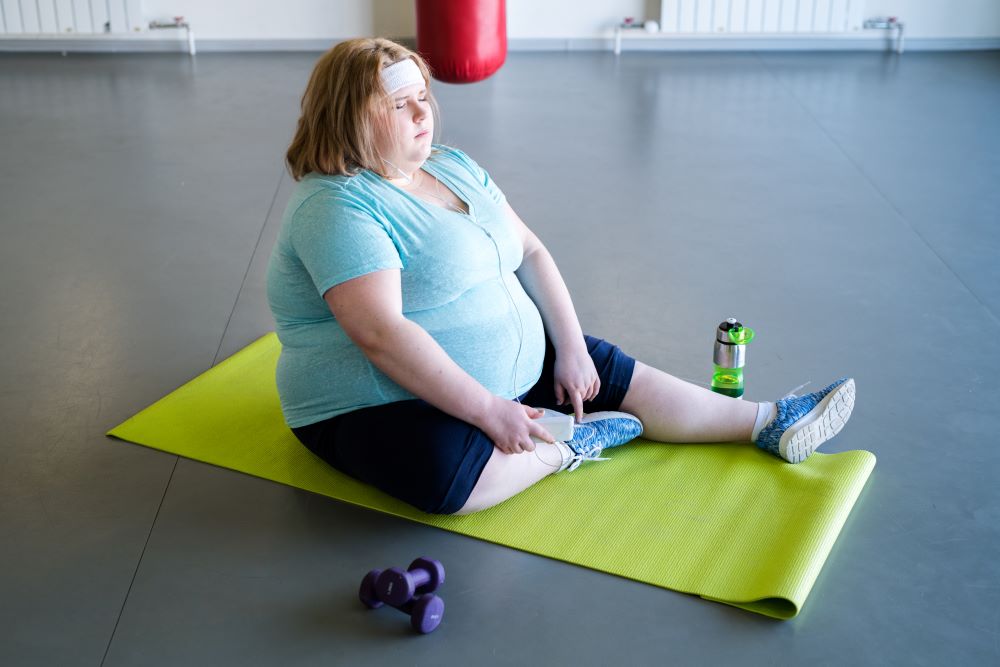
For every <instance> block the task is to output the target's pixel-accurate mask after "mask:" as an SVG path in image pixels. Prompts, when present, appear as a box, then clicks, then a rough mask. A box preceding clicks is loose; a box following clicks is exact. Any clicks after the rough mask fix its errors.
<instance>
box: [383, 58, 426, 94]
mask: <svg viewBox="0 0 1000 667" xmlns="http://www.w3.org/2000/svg"><path fill="white" fill-rule="evenodd" d="M381 74H382V87H383V88H385V94H386V95H392V94H393V93H394V92H396V91H397V90H399V89H400V88H406V87H407V86H412V85H413V84H415V83H419V84H421V85H423V84H425V83H426V81H424V75H423V74H421V73H420V68H419V67H417V63H415V62H413V58H407V59H406V60H400V61H399V62H398V63H393V64H391V65H389V66H388V67H383V68H382V72H381Z"/></svg>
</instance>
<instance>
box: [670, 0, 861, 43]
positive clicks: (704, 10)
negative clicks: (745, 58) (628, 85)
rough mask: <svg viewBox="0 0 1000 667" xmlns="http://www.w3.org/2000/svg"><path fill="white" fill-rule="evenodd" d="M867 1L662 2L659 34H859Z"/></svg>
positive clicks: (696, 0) (693, 0)
mask: <svg viewBox="0 0 1000 667" xmlns="http://www.w3.org/2000/svg"><path fill="white" fill-rule="evenodd" d="M863 12H864V0H660V31H661V32H665V33H686V34H701V35H709V34H712V35H724V34H732V33H736V34H743V35H746V34H747V33H769V34H779V33H783V34H809V33H813V34H815V33H824V34H848V33H853V32H860V30H861V25H862V15H863Z"/></svg>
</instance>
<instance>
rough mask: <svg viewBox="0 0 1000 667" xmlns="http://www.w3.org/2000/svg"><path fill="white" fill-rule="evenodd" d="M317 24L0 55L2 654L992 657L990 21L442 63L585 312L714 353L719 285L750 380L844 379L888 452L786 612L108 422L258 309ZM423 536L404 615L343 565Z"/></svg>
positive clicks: (474, 142)
mask: <svg viewBox="0 0 1000 667" xmlns="http://www.w3.org/2000/svg"><path fill="white" fill-rule="evenodd" d="M315 58H316V54H255V55H239V54H229V55H221V54H220V55H212V54H206V55H199V56H198V57H197V59H196V60H192V59H190V58H188V57H186V56H180V55H127V56H126V55H116V56H111V55H108V56H103V55H70V56H69V57H59V56H48V55H4V56H0V134H2V137H3V139H2V142H0V145H2V149H0V224H2V227H0V239H2V243H0V260H2V261H0V282H2V284H3V288H2V290H0V312H2V313H3V314H4V315H3V318H2V319H0V333H2V337H3V340H4V341H5V343H6V345H5V348H4V351H3V353H2V354H0V418H2V422H0V424H2V437H0V664H3V665H99V664H104V665H109V666H110V665H221V664H240V665H300V664H303V665H304V664H317V665H319V664H323V665H331V664H345V665H347V664H420V665H432V664H433V665H442V664H456V665H466V664H476V665H479V666H486V665H507V664H576V665H598V664H615V665H656V664H671V665H719V664H730V663H735V662H739V663H741V664H746V665H765V664H766V665H775V664H778V665H800V664H810V665H834V664H837V665H839V664H845V665H861V664H864V665H882V664H901V663H905V664H909V665H940V664H954V665H983V664H997V662H998V661H1000V565H998V563H1000V558H998V556H1000V553H998V551H1000V548H998V547H1000V532H998V525H1000V499H998V493H997V488H998V485H997V478H998V470H1000V465H998V463H1000V453H998V452H1000V448H998V447H997V446H996V433H997V432H998V431H1000V409H998V401H997V398H996V394H995V391H994V390H995V388H996V378H997V377H998V375H1000V357H998V355H997V354H996V353H995V351H994V348H995V347H996V346H995V343H994V340H995V338H996V331H997V326H998V324H1000V320H998V313H1000V262H998V261H997V260H998V259H1000V228H998V224H997V223H998V222H1000V187H998V183H1000V123H998V118H1000V116H998V109H1000V53H997V52H992V53H989V52H983V53H940V54H931V53H907V54H906V55H904V56H902V57H897V56H894V55H883V54H877V53H856V54H794V53H783V54H752V53H746V54H655V53H627V54H625V55H624V56H623V57H621V58H620V59H618V60H616V59H614V58H613V57H612V56H611V55H609V54H604V53H572V54H564V53H545V54H529V53H514V54H511V56H510V58H509V60H508V62H507V64H506V65H505V66H504V68H503V69H502V70H501V71H500V72H499V73H498V74H497V75H496V76H494V77H493V78H491V79H490V80H488V81H486V82H483V83H478V84H474V85H468V86H449V85H438V86H437V88H436V92H437V95H438V98H439V101H440V103H441V107H442V109H443V113H444V123H443V130H444V131H443V136H442V139H443V140H444V142H446V143H451V144H454V145H457V146H460V147H462V148H464V149H465V150H467V151H468V152H469V153H470V154H471V155H472V156H473V157H475V158H476V159H477V160H478V161H479V162H480V163H481V164H483V165H484V166H485V167H486V168H487V169H488V170H489V171H490V172H491V174H492V175H493V177H494V178H495V180H496V181H497V182H498V183H499V184H500V186H501V187H502V188H503V189H504V190H505V192H506V193H507V196H508V198H509V200H510V201H511V203H512V204H513V206H514V207H515V209H517V210H518V212H519V213H520V214H521V217H522V218H524V219H525V220H526V221H527V222H528V224H529V225H530V226H532V227H533V228H534V229H535V231H536V232H537V233H538V234H539V236H541V238H542V239H543V240H544V241H546V243H547V244H548V246H549V248H550V249H551V251H552V253H553V254H554V255H555V257H556V259H557V261H559V262H560V265H561V267H562V270H563V274H564V276H565V278H566V280H567V282H568V284H569V285H570V288H571V290H572V292H573V294H574V296H575V300H576V304H577V307H578V311H579V315H580V318H581V321H582V322H583V325H584V328H585V330H587V331H589V332H591V333H594V334H596V335H600V336H604V337H607V338H609V339H611V340H614V341H616V342H618V343H619V344H621V345H622V346H623V347H624V348H625V349H626V351H628V352H630V353H632V354H633V355H635V356H637V357H639V358H640V359H643V360H645V361H647V362H649V363H652V364H654V365H657V366H660V367H662V368H664V369H666V370H669V371H671V372H673V373H674V374H676V375H678V376H680V377H684V378H690V379H694V380H697V381H705V380H707V378H708V375H709V371H710V366H709V364H710V358H711V346H712V335H713V333H712V332H713V329H714V327H715V325H716V324H717V323H718V322H719V321H720V320H721V319H723V318H725V317H727V316H731V315H733V316H737V317H739V318H741V319H743V320H744V321H745V322H746V323H748V324H749V325H750V326H753V327H755V328H756V329H757V330H758V332H759V340H758V341H756V342H754V344H753V346H752V348H751V352H750V363H749V367H748V371H747V376H748V383H749V388H748V398H750V399H772V398H775V397H777V396H779V395H780V394H781V393H783V392H784V391H785V390H788V389H790V388H792V387H794V386H796V385H798V384H800V383H802V382H805V381H807V380H811V381H812V385H811V387H810V388H816V387H817V386H821V385H822V384H824V383H826V382H827V381H829V380H831V379H833V378H836V377H839V376H841V375H848V374H849V375H853V376H854V377H855V378H856V380H857V384H858V397H859V398H858V401H859V402H858V405H857V408H856V410H855V413H854V417H853V419H852V421H851V423H850V424H849V425H848V427H847V428H846V429H845V430H844V432H843V433H842V434H841V435H840V436H839V437H838V438H837V439H836V440H834V441H833V442H831V443H829V445H828V446H826V447H825V451H828V452H838V451H844V450H851V449H867V450H870V451H872V452H874V453H875V454H876V456H877V457H878V465H877V467H876V469H875V471H874V473H873V474H872V477H871V479H870V480H869V482H868V485H867V487H866V488H865V490H864V492H863V493H862V495H861V497H860V499H859V500H858V504H857V506H856V507H855V509H854V512H853V513H852V514H851V516H850V518H849V519H848V522H847V524H846V525H845V527H844V530H843V533H842V534H841V536H840V539H839V540H838V541H837V543H836V545H835V547H834V549H833V551H832V553H831V554H830V557H829V559H828V561H827V563H826V566H825V567H824V569H823V571H822V572H821V574H820V576H819V579H818V581H817V582H816V585H815V587H814V588H813V591H812V594H811V596H810V598H809V599H808V601H807V602H806V605H805V608H804V610H803V612H802V613H801V614H800V615H799V616H798V617H797V618H796V619H794V620H791V621H787V622H778V621H772V620H769V619H767V618H764V617H761V616H758V615H755V614H751V613H748V612H745V611H741V610H738V609H734V608H730V607H727V606H725V605H721V604H716V603H711V602H706V601H703V600H700V599H698V598H696V597H691V596H687V595H682V594H678V593H675V592H671V591H668V590H664V589H660V588H655V587H652V586H648V585H644V584H639V583H635V582H632V581H627V580H624V579H620V578H616V577H612V576H609V575H606V574H603V573H600V572H594V571H590V570H587V569H583V568H580V567H576V566H573V565H568V564H565V563H561V562H557V561H553V560H548V559H545V558H541V557H538V556H534V555H531V554H527V553H521V552H518V551H513V550H510V549H507V548H504V547H500V546H496V545H492V544H488V543H485V542H481V541H477V540H473V539H470V538H466V537H463V536H459V535H455V534H451V533H448V532H443V531H440V530H436V529H433V528H429V527H425V526H421V525H416V524H412V523H408V522H406V521H403V520H401V519H396V518H393V517H389V516H383V515H380V514H376V513H374V512H371V511H367V510H364V509H359V508H355V507H351V506H347V505H343V504H340V503H338V502H335V501H332V500H330V499H328V498H325V497H319V496H313V495H311V494H308V493H305V492H302V491H299V490H297V489H293V488H288V487H285V486H280V485H277V484H274V483H270V482H267V481H262V480H259V479H255V478H251V477H247V476H245V475H242V474H239V473H235V472H231V471H228V470H222V469H217V468H214V467H211V466H207V465H203V464H200V463H196V462H192V461H190V460H186V459H178V458H177V457H175V456H170V455H167V454H164V453H160V452H157V451H153V450H150V449H146V448H143V447H138V446H133V445H130V444H126V443H122V442H118V441H114V440H111V439H107V438H105V437H104V435H103V433H104V432H105V431H106V430H107V429H109V428H110V427H112V426H114V425H116V424H118V423H120V422H121V421H123V420H125V419H126V418H128V417H129V416H131V415H133V414H134V413H136V412H138V411H139V410H141V409H142V408H144V407H145V406H147V405H149V404H150V403H152V402H153V401H155V400H156V399H158V398H160V397H161V396H163V395H164V394H166V393H168V392H169V391H171V390H173V389H174V388H176V387H177V386H179V385H180V384H182V383H184V382H185V381H187V380H188V379H190V378H192V377H194V376H195V375H198V374H199V373H201V372H202V371H204V370H205V369H206V368H208V367H209V366H211V365H212V364H214V363H216V362H218V361H219V360H221V359H223V358H225V357H226V356H228V355H230V354H231V353H233V352H235V351H236V350H238V349H239V348H241V347H242V346H244V345H245V344H247V343H249V342H250V341H252V340H254V339H256V338H257V337H258V336H260V335H262V334H263V333H265V332H267V331H269V330H271V328H272V323H271V320H270V315H269V313H268V310H267V307H266V303H265V298H264V291H263V275H264V266H265V263H266V260H267V257H268V254H269V252H270V249H271V246H272V243H273V240H274V237H275V234H276V232H277V224H278V222H279V219H280V214H281V211H282V208H283V204H284V200H285V198H286V197H287V196H288V193H289V190H290V180H289V178H288V176H287V175H285V174H284V171H283V168H282V162H281V160H282V155H283V153H284V149H285V146H286V144H287V142H288V140H289V138H290V135H291V131H292V127H293V123H294V121H295V119H296V117H297V109H298V106H297V105H298V99H299V96H300V95H301V93H302V90H303V88H304V84H305V81H306V78H307V76H308V74H309V70H310V67H311V64H312V63H313V62H314V61H315ZM577 474H579V473H577ZM775 510H776V511H781V508H775ZM789 520H791V521H808V520H809V517H802V516H794V515H791V516H789ZM420 554H428V555H431V556H434V557H436V558H439V559H441V560H442V561H443V562H444V563H445V565H446V567H447V571H448V582H447V584H446V585H445V587H444V588H443V589H442V590H441V595H442V596H443V597H444V599H445V601H446V603H447V605H448V611H447V615H446V617H445V622H444V624H443V625H442V627H441V628H440V629H439V630H438V631H437V632H435V633H434V634H432V635H429V636H426V637H416V636H413V635H412V634H411V633H410V631H409V628H408V625H407V624H406V622H405V618H403V617H402V616H400V615H398V614H396V613H395V612H392V611H387V610H383V611H381V612H377V613H375V612H368V611H367V610H365V609H363V608H362V607H361V605H360V604H359V603H358V601H357V598H356V590H357V585H358V582H359V581H360V579H361V576H362V575H363V574H364V573H365V572H366V571H367V570H368V569H370V568H372V567H376V566H378V567H385V566H388V565H393V564H398V565H405V564H406V563H408V562H409V561H410V559H411V558H413V557H414V556H416V555H420Z"/></svg>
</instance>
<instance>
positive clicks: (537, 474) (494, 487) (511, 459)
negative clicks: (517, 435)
mask: <svg viewBox="0 0 1000 667" xmlns="http://www.w3.org/2000/svg"><path fill="white" fill-rule="evenodd" d="M560 463H561V454H560V453H559V451H558V450H557V449H556V448H555V445H549V444H544V443H543V444H539V445H537V446H536V447H535V451H533V452H523V453H521V454H504V453H503V452H501V451H500V450H499V449H497V448H496V447H494V448H493V454H492V455H491V456H490V459H489V461H487V463H486V467H485V468H483V472H482V474H481V475H480V476H479V480H478V481H477V482H476V485H475V486H474V487H473V489H472V493H471V494H469V498H468V500H467V501H466V502H465V505H463V506H462V508H461V509H459V510H458V511H457V512H455V514H471V513H473V512H478V511H480V510H484V509H488V508H490V507H493V506H494V505H498V504H500V503H502V502H503V501H505V500H507V499H509V498H511V497H513V496H515V495H517V494H518V493H520V492H521V491H524V490H525V489H527V488H528V487H530V486H532V485H533V484H535V483H536V482H538V481H540V480H541V479H543V478H545V477H546V476H548V475H550V474H552V473H553V472H555V471H556V470H558V469H559V465H560Z"/></svg>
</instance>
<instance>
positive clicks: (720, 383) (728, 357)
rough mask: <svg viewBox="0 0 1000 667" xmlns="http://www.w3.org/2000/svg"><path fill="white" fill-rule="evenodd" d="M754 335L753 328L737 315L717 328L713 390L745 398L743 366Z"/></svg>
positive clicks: (713, 355)
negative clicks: (741, 321)
mask: <svg viewBox="0 0 1000 667" xmlns="http://www.w3.org/2000/svg"><path fill="white" fill-rule="evenodd" d="M753 337H754V333H753V329H750V328H748V327H745V326H743V324H741V323H740V322H737V321H736V318H735V317H730V318H729V319H728V320H726V321H725V322H723V323H722V324H720V325H719V328H718V329H716V330H715V349H714V351H713V353H712V361H713V362H714V363H715V372H714V373H712V391H714V392H716V393H719V394H724V395H726V396H732V397H733V398H743V366H745V365H746V360H747V343H749V342H750V341H751V340H753Z"/></svg>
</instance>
